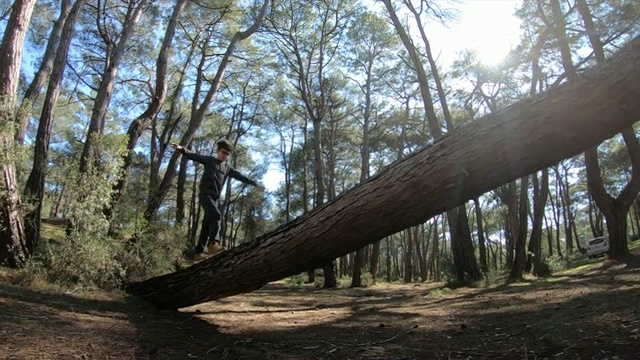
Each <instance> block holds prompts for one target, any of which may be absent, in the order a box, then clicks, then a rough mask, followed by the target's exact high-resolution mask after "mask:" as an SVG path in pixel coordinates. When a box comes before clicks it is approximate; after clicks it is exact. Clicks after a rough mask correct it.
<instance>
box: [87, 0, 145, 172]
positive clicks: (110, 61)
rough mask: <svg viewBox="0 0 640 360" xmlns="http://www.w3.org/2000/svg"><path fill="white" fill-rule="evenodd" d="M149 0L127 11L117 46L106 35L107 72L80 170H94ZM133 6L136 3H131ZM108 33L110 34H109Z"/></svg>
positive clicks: (92, 113)
mask: <svg viewBox="0 0 640 360" xmlns="http://www.w3.org/2000/svg"><path fill="white" fill-rule="evenodd" d="M148 2H149V0H141V1H140V3H138V4H137V5H136V7H135V9H132V11H131V12H127V14H126V19H123V28H122V34H121V36H120V38H119V40H118V42H117V44H115V47H113V46H112V45H113V44H111V43H110V41H111V40H110V39H104V41H105V44H104V45H105V48H106V49H107V50H106V54H105V59H104V69H103V70H104V72H103V73H102V79H101V80H100V85H99V87H98V91H97V93H96V99H95V102H94V104H93V110H92V112H91V120H90V121H89V129H88V130H87V139H86V141H85V143H84V147H83V149H82V155H81V157H80V172H81V173H90V171H91V168H92V167H93V164H94V163H95V162H96V161H97V159H98V158H99V155H98V154H99V152H100V149H99V148H98V140H99V139H98V138H99V137H100V136H102V135H103V133H104V128H105V119H106V116H107V111H108V110H109V103H110V102H111V96H112V95H113V87H114V86H115V83H116V78H117V74H118V67H119V66H120V62H121V61H122V58H123V56H124V53H125V51H126V50H127V47H128V46H129V41H130V40H131V38H132V36H133V34H134V29H135V28H136V25H138V21H139V20H140V17H141V16H142V12H143V11H144V10H145V9H146V8H147V4H148ZM130 6H133V5H130ZM105 36H106V35H105Z"/></svg>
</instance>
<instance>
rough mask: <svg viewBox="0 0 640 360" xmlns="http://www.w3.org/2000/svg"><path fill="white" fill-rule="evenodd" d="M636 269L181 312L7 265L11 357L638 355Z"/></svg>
mask: <svg viewBox="0 0 640 360" xmlns="http://www.w3.org/2000/svg"><path fill="white" fill-rule="evenodd" d="M639 307H640V269H638V268H632V267H628V266H625V265H618V264H615V263H611V262H609V261H606V260H603V259H595V260H591V261H590V263H589V264H588V265H587V266H583V267H582V268H581V269H578V270H574V271H573V272H568V273H564V274H560V275H558V276H555V277H552V278H550V279H547V280H545V281H532V282H521V283H514V284H506V283H504V282H503V283H501V284H498V285H491V286H489V285H481V286H478V287H475V288H461V289H454V290H449V289H446V288H442V284H412V285H401V284H384V285H375V286H372V287H369V288H362V289H348V288H344V289H335V290H323V289H316V288H313V287H310V286H304V285H303V286H295V285H289V284H287V283H286V282H278V283H271V284H268V285H266V286H265V287H264V288H263V289H261V290H259V291H255V292H253V293H250V294H244V295H240V296H234V297H230V298H226V299H221V300H218V301H213V302H209V303H205V304H200V305H198V306H193V307H190V308H185V309H181V310H180V311H161V310H157V309H155V308H153V307H151V306H149V305H147V304H146V303H143V302H142V301H140V300H138V299H135V298H132V297H129V296H127V295H126V294H123V293H114V292H109V293H107V292H102V291H97V290H96V291H89V290H78V291H67V292H61V291H56V290H52V289H49V290H46V289H45V287H40V288H34V287H24V286H17V285H13V284H11V279H10V274H9V273H7V272H6V271H5V272H4V273H0V358H3V359H544V358H552V359H640V340H639V337H640V313H639V309H638V308H639Z"/></svg>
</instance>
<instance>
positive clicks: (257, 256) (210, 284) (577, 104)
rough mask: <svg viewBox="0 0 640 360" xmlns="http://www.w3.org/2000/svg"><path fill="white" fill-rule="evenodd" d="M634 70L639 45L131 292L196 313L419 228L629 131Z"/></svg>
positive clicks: (637, 109)
mask: <svg viewBox="0 0 640 360" xmlns="http://www.w3.org/2000/svg"><path fill="white" fill-rule="evenodd" d="M638 68H640V39H636V40H634V41H632V42H631V43H630V44H628V45H627V46H626V47H625V48H624V49H623V50H621V51H620V52H619V53H618V54H616V55H615V56H614V57H612V59H611V60H610V61H609V62H608V63H607V64H606V66H602V67H598V68H596V69H594V70H592V71H590V72H588V73H587V74H586V75H584V76H583V77H581V78H579V79H578V80H577V81H575V82H574V83H572V84H563V85H560V86H558V87H556V88H553V89H551V90H549V91H547V92H545V93H541V94H539V95H536V96H532V97H531V98H528V99H524V100H522V101H520V102H518V103H516V104H514V105H511V106H509V107H506V108H504V109H503V110H501V111H499V112H497V113H494V114H490V115H488V116H485V117H483V118H481V119H478V120H477V121H474V122H472V123H470V124H468V125H465V126H462V127H460V128H459V129H457V130H456V132H455V133H454V134H451V135H448V136H447V137H445V138H443V139H442V140H440V141H438V142H435V143H434V144H433V145H432V146H429V147H427V148H425V149H423V150H421V151H418V152H416V153H414V154H413V155H411V156H409V157H407V158H405V159H403V160H402V161H399V162H396V163H394V164H391V165H390V166H388V167H387V168H385V169H384V170H382V171H381V172H380V173H379V174H377V175H375V176H373V177H371V178H370V179H368V180H367V181H366V182H365V183H363V184H361V185H359V186H356V187H354V188H352V189H351V190H349V191H347V192H345V193H343V194H342V195H340V196H339V197H338V198H336V199H335V200H334V201H333V202H331V203H327V204H325V205H323V206H320V207H318V208H316V209H314V210H313V211H311V212H309V213H307V214H305V215H304V216H302V217H300V218H298V219H296V220H294V221H292V222H290V223H287V224H285V225H282V226H281V227H279V228H277V229H275V230H273V231H271V232H269V233H267V234H265V235H263V236H261V237H259V238H258V239H256V241H254V242H250V243H244V244H241V245H239V246H238V247H236V248H233V249H230V250H229V251H226V252H224V253H221V254H219V255H217V256H214V257H212V258H210V259H208V260H205V261H203V262H201V263H198V264H196V265H194V266H192V267H189V268H187V269H184V270H181V271H179V272H176V273H171V274H166V275H163V276H159V277H156V278H152V279H149V280H146V281H143V282H139V283H134V284H130V285H129V286H128V291H130V292H131V293H132V294H137V295H139V296H141V297H143V298H145V299H147V300H148V301H150V302H152V303H154V304H156V305H157V306H160V307H165V308H180V307H185V306H190V305H194V304H198V303H201V302H205V301H209V300H214V299H219V298H222V297H226V296H231V295H235V294H239V293H244V292H250V291H253V290H256V289H259V288H260V287H262V286H263V285H264V284H266V283H268V282H270V281H274V280H278V279H282V278H284V277H286V276H290V275H293V274H298V273H300V272H301V271H303V270H306V269H308V268H309V266H310V265H311V266H316V267H319V266H322V265H324V264H326V263H328V262H329V261H331V260H332V259H335V258H336V257H339V256H342V255H344V254H348V253H350V252H352V251H355V250H357V249H358V248H361V247H362V246H364V245H366V244H368V243H371V242H373V241H376V240H378V239H382V238H384V237H385V236H389V235H391V234H395V233H397V232H398V231H401V230H403V229H406V228H407V227H410V226H414V225H417V224H420V223H423V222H424V221H426V220H427V219H429V218H431V217H433V216H434V215H436V214H440V213H442V212H444V211H447V210H449V209H452V208H455V207H457V206H459V205H461V204H463V203H464V202H466V201H467V200H468V199H470V198H473V197H474V196H479V195H481V194H483V193H485V192H487V191H489V190H491V189H494V188H495V187H497V186H499V185H501V184H504V183H507V182H509V181H513V180H515V179H518V178H520V177H522V176H526V175H527V174H530V173H533V172H535V171H539V170H542V169H544V168H546V167H549V166H552V165H554V164H556V163H557V162H559V161H560V160H562V159H566V158H569V157H572V156H575V155H577V154H579V153H580V152H582V151H584V150H585V149H587V148H590V147H592V146H595V145H596V144H598V143H599V142H601V141H603V140H604V139H607V138H609V137H611V136H613V135H615V134H617V133H618V132H620V131H622V130H623V129H625V128H628V127H629V126H631V125H633V124H634V123H635V122H636V121H637V120H638V119H639V118H640V102H639V101H637V99H638V96H640V72H639V71H637V69H638ZM425 179H429V181H425ZM454 184H455V185H454Z"/></svg>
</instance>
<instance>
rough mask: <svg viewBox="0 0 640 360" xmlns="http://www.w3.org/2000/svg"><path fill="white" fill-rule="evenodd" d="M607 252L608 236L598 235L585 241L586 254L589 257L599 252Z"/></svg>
mask: <svg viewBox="0 0 640 360" xmlns="http://www.w3.org/2000/svg"><path fill="white" fill-rule="evenodd" d="M608 252H609V238H608V237H606V236H599V237H597V238H593V239H591V240H589V242H588V243H587V256H588V257H589V259H591V258H592V257H595V256H597V255H600V254H605V253H608Z"/></svg>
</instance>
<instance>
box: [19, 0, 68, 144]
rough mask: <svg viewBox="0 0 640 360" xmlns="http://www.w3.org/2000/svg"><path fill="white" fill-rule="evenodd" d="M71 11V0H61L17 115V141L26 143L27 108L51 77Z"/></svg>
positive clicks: (29, 112) (31, 104)
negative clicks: (63, 28) (40, 58)
mask: <svg viewBox="0 0 640 360" xmlns="http://www.w3.org/2000/svg"><path fill="white" fill-rule="evenodd" d="M70 11H71V0H62V1H60V14H59V15H58V19H57V20H56V21H54V22H53V27H52V28H51V33H50V34H49V40H47V47H46V49H45V51H44V54H43V55H42V61H41V62H40V67H39V68H38V71H37V72H36V74H35V76H34V77H33V80H32V81H31V84H29V87H28V88H27V90H26V91H25V92H24V96H23V98H22V105H21V106H20V108H21V109H22V110H21V111H20V112H19V114H18V116H16V124H17V126H18V131H17V132H16V141H17V142H18V143H20V144H23V143H24V137H25V135H26V133H27V127H28V125H29V115H31V111H27V109H32V108H33V105H34V103H35V102H36V100H37V99H38V96H39V95H40V92H41V90H42V88H43V87H44V86H45V84H46V81H47V77H49V75H50V73H51V69H52V68H53V62H54V60H55V58H56V52H57V50H56V49H57V48H58V43H59V42H60V36H61V34H62V27H63V26H64V24H65V22H66V21H67V16H69V12H70Z"/></svg>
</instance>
